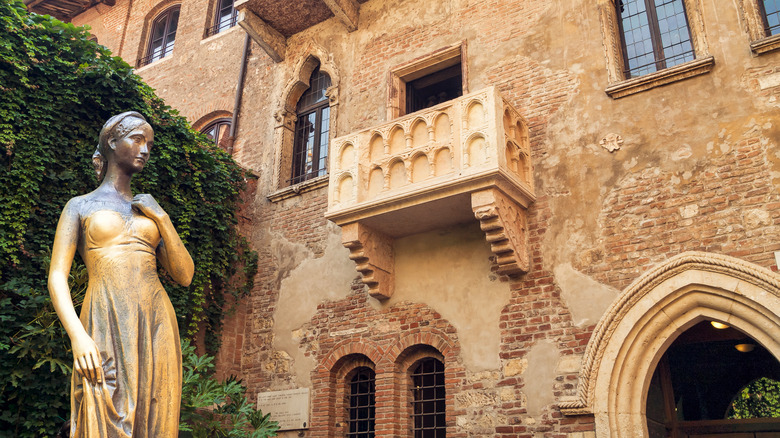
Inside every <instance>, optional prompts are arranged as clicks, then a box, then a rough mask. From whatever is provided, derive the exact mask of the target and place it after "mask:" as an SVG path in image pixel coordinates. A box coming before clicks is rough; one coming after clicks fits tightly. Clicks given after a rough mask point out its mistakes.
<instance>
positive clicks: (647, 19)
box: [616, 0, 695, 79]
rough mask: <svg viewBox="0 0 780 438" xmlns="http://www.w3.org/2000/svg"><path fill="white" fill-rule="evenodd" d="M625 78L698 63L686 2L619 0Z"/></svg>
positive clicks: (671, 0)
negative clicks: (689, 63)
mask: <svg viewBox="0 0 780 438" xmlns="http://www.w3.org/2000/svg"><path fill="white" fill-rule="evenodd" d="M616 5H617V12H618V17H619V20H618V21H619V26H620V33H621V43H622V46H623V60H624V62H625V66H626V69H625V70H624V74H625V75H626V78H627V79H628V78H632V77H637V76H642V75H645V74H648V73H652V72H655V71H658V70H662V69H665V68H668V67H672V66H675V65H678V64H682V63H683V62H687V61H692V60H693V59H695V54H694V50H693V44H692V41H691V34H690V30H689V28H688V21H687V18H686V13H685V5H684V3H683V0H619V1H618V2H617V3H616Z"/></svg>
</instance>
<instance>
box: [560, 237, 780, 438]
mask: <svg viewBox="0 0 780 438" xmlns="http://www.w3.org/2000/svg"><path fill="white" fill-rule="evenodd" d="M777 312H780V275H778V274H777V273H774V272H772V271H770V270H768V269H765V268H762V267H760V266H756V265H753V264H751V263H748V262H745V261H743V260H739V259H736V258H733V257H728V256H723V255H718V254H710V253H701V252H688V253H683V254H680V255H678V256H675V257H672V258H670V259H669V260H667V261H666V262H665V263H663V264H661V265H659V266H657V267H655V268H653V269H651V270H650V271H648V272H647V273H645V274H644V275H642V276H641V277H639V278H638V279H637V280H636V281H634V282H633V283H632V284H631V285H630V286H629V287H628V288H627V289H626V290H625V291H624V292H623V293H622V294H621V295H620V296H619V297H618V298H617V299H616V300H615V302H614V303H613V304H612V306H611V307H610V308H609V309H608V310H607V312H606V313H605V314H604V316H603V317H602V318H601V320H600V321H599V324H598V325H597V326H596V329H595V331H594V332H593V335H592V337H591V339H590V341H589V343H588V347H587V349H586V352H585V356H584V358H583V365H582V369H581V372H580V376H579V387H578V395H577V399H576V400H572V401H566V402H563V403H560V407H561V409H562V410H563V411H564V412H565V413H567V414H593V415H594V416H595V420H596V436H597V437H599V438H602V437H608V438H615V437H619V438H622V437H632V438H633V437H637V436H648V429H647V421H646V416H645V412H646V405H647V394H648V389H649V387H650V382H651V379H652V377H653V373H654V371H655V370H656V368H657V366H658V364H659V362H660V360H661V358H662V356H663V354H664V352H665V351H666V350H667V349H668V348H669V346H670V345H671V344H672V343H673V342H674V341H675V339H677V338H678V337H679V336H680V335H681V334H682V333H683V332H685V331H687V330H688V329H690V328H691V327H693V326H695V325H697V324H698V323H700V322H703V321H719V322H722V323H725V324H727V325H729V326H731V327H733V328H735V329H737V330H739V331H740V332H742V333H744V334H746V335H747V336H749V337H750V338H752V339H754V340H755V341H756V342H757V343H759V344H760V345H761V346H762V347H763V348H765V349H766V350H767V351H768V352H769V353H770V354H771V355H772V356H774V357H775V359H777V358H780V315H778V313H777Z"/></svg>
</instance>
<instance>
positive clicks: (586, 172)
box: [74, 0, 780, 438]
mask: <svg viewBox="0 0 780 438" xmlns="http://www.w3.org/2000/svg"><path fill="white" fill-rule="evenodd" d="M129 1H130V0H118V1H117V4H116V6H114V7H113V8H106V7H105V6H98V7H97V8H93V9H92V10H90V11H87V12H86V13H84V14H82V15H80V16H79V17H77V18H76V19H75V20H74V22H75V23H77V24H90V25H91V26H92V27H93V32H94V33H95V35H97V36H98V38H99V40H100V42H101V43H104V44H106V45H107V46H109V47H110V48H112V49H113V50H115V52H116V53H120V54H121V55H122V56H123V57H124V58H125V59H126V60H128V62H130V63H133V62H135V60H136V59H137V58H138V57H140V56H141V54H142V52H143V43H142V40H143V38H144V37H143V35H145V32H148V31H147V30H145V26H148V24H145V23H147V22H148V19H149V18H150V17H151V16H152V15H153V14H155V13H156V12H158V11H162V10H163V9H164V7H165V6H167V3H166V4H163V3H158V2H156V1H152V0H132V4H131V5H130V7H129V9H128V5H129V4H130V3H129ZM597 3H599V4H602V3H606V0H604V1H600V2H592V1H585V0H576V1H563V0H555V1H549V0H528V1H523V2H517V1H513V0H490V1H487V0H485V1H478V0H445V1H438V2H431V1H427V0H369V1H368V2H366V3H363V4H362V5H361V6H360V23H359V26H358V29H357V30H356V31H355V32H351V33H348V32H347V31H346V29H345V28H344V26H343V25H342V24H341V23H340V22H339V21H338V20H336V19H335V18H332V19H330V20H327V21H325V22H323V23H320V24H318V25H315V26H313V27H311V28H309V29H307V30H305V31H303V32H300V33H298V34H295V35H293V36H291V37H290V38H288V40H287V51H286V53H285V59H284V61H282V62H281V63H274V62H273V61H271V59H270V58H269V57H268V56H267V55H266V54H265V53H264V52H263V51H262V49H261V48H260V47H259V46H258V45H257V44H255V43H252V45H251V50H250V55H249V59H248V61H247V76H246V80H245V83H244V93H243V99H242V105H241V108H240V111H239V126H238V133H237V138H236V145H235V151H234V156H235V157H236V159H237V160H238V161H239V162H240V163H241V164H242V165H244V166H246V167H247V168H249V169H251V170H252V171H254V172H255V173H256V174H257V175H259V179H258V181H257V188H256V191H254V192H252V194H251V196H252V197H253V198H252V199H251V200H250V202H249V204H248V206H247V207H246V209H245V211H244V212H243V214H244V215H245V221H244V222H243V223H242V227H243V228H244V230H245V231H246V233H247V236H248V237H249V239H250V241H251V243H252V245H253V247H254V248H255V249H256V250H257V251H258V253H259V256H260V273H259V274H258V278H257V279H256V286H255V290H254V291H253V293H252V295H251V296H250V297H248V298H246V299H244V300H243V301H242V302H241V303H239V306H238V310H237V311H236V313H235V314H234V315H233V316H231V317H230V318H229V319H228V321H226V323H225V327H224V330H223V348H222V350H221V352H220V354H219V369H220V372H221V373H222V374H223V375H229V374H237V375H239V377H241V378H242V379H243V380H244V382H245V383H246V384H248V385H249V388H250V393H251V394H255V393H256V392H258V391H265V390H277V389H290V388H295V387H302V386H309V387H311V388H312V398H313V412H312V428H311V429H310V430H309V431H307V432H306V435H310V436H336V435H338V434H340V433H341V432H342V429H340V427H342V426H340V425H339V424H340V422H339V421H338V418H341V417H340V416H341V415H342V414H341V413H340V412H336V411H334V410H333V407H332V406H333V404H332V403H331V402H333V401H334V400H336V399H337V398H338V395H339V394H340V393H338V387H340V384H339V383H338V382H336V380H334V379H336V377H339V376H341V377H343V375H342V374H338V372H339V371H338V370H339V369H340V368H339V367H341V366H346V365H345V363H346V362H344V361H347V359H344V361H342V362H339V361H340V360H342V359H343V358H355V357H366V358H368V359H370V360H371V362H372V363H373V366H374V367H375V370H376V372H377V377H378V388H380V391H383V392H382V394H381V395H378V399H377V400H378V402H377V403H378V407H377V414H378V415H379V417H378V419H384V420H382V421H383V422H382V423H381V425H380V421H379V420H378V423H377V424H378V431H381V432H382V435H383V436H389V435H400V434H403V433H405V432H404V424H405V423H404V421H406V420H405V416H404V415H403V414H400V413H399V412H400V411H402V409H405V408H404V407H402V406H401V402H402V393H403V391H402V390H400V389H399V388H400V386H399V385H400V384H399V383H398V382H397V381H395V380H394V379H400V378H401V377H398V371H397V367H398V365H397V364H398V363H400V362H399V361H401V362H403V360H404V359H403V355H402V353H403V352H404V349H405V348H407V347H411V346H414V345H416V344H417V343H421V344H428V345H431V346H433V347H434V348H436V349H437V350H438V352H439V353H440V354H441V355H442V356H443V357H444V362H445V365H446V367H447V381H446V382H447V394H448V416H447V418H448V426H449V427H448V435H451V436H506V437H509V436H513V437H515V436H518V437H519V436H527V437H531V436H534V437H536V436H545V437H563V436H569V437H572V438H575V437H576V438H579V437H590V436H593V435H592V432H593V431H594V428H595V426H594V423H593V417H592V416H587V415H586V416H579V417H564V416H563V415H562V414H561V412H560V410H559V409H558V407H557V404H558V403H559V402H560V400H561V399H562V397H567V396H573V395H574V394H575V393H576V388H577V383H578V372H579V370H580V361H581V357H582V355H583V352H584V351H585V348H586V346H587V344H588V341H589V339H590V336H591V333H592V332H593V330H594V327H595V325H596V323H597V322H598V321H599V319H600V318H601V316H602V315H603V314H604V312H605V310H606V309H607V307H608V306H609V305H610V303H611V302H612V301H613V300H614V299H615V298H616V297H617V296H618V294H619V293H620V291H621V290H624V289H625V288H626V287H627V286H628V285H629V284H630V283H631V282H632V281H633V280H635V279H636V278H637V277H638V276H639V275H641V274H642V273H643V272H645V271H647V270H648V269H649V268H651V267H652V266H654V265H656V264H658V263H660V262H662V261H664V260H666V259H668V258H669V257H671V256H673V255H675V254H679V253H680V252H683V251H688V250H698V251H708V252H714V253H719V254H725V255H730V256H733V257H737V258H741V259H743V260H746V261H750V262H752V263H755V264H756V265H758V266H762V267H765V268H774V269H777V268H776V266H774V264H775V261H774V260H775V259H774V254H773V253H774V252H775V251H780V194H779V193H778V184H779V183H780V153H779V152H778V150H780V149H779V148H778V138H780V126H778V118H777V114H778V107H780V103H779V102H778V100H777V99H778V96H779V95H780V79H779V78H780V52H770V53H766V54H763V55H760V56H757V55H754V54H752V53H751V51H750V47H749V44H750V38H749V36H748V34H747V33H746V31H745V24H744V17H743V16H742V15H740V12H739V10H738V9H737V8H736V7H735V6H734V5H732V4H731V3H728V4H727V3H724V2H720V1H718V0H701V1H697V2H696V3H697V4H698V5H699V8H700V9H699V11H700V14H701V19H702V22H703V28H704V31H705V36H706V40H707V42H708V47H709V53H710V54H711V55H712V56H713V57H714V67H713V68H712V71H710V72H709V73H707V74H704V75H700V76H696V77H692V78H688V79H686V80H683V81H679V82H675V83H672V84H669V85H666V86H663V87H658V88H653V89H650V90H646V91H643V92H640V93H637V94H633V95H630V96H627V97H624V98H620V99H613V98H610V97H609V96H608V95H607V94H606V93H605V89H606V88H607V86H608V85H609V83H608V82H609V79H608V71H607V65H606V62H607V61H606V56H607V51H606V49H605V47H607V46H608V45H609V44H612V43H611V40H610V39H609V38H606V37H605V32H609V31H610V28H609V26H607V25H605V24H604V23H603V22H602V20H601V17H600V15H599V14H600V10H599V6H597V5H596V4H597ZM210 9H213V5H211V4H210V3H209V2H207V1H205V0H188V1H185V2H184V3H183V4H182V15H181V19H180V25H179V31H178V33H177V38H176V47H175V50H174V52H173V55H172V56H170V57H169V58H166V59H163V60H161V61H158V62H156V63H153V64H151V65H149V66H147V67H144V68H141V69H139V70H138V73H139V74H140V75H141V76H143V77H144V79H145V80H147V81H148V82H149V83H150V84H151V85H152V86H153V87H155V88H156V89H157V91H158V93H160V95H161V96H163V97H164V98H165V99H166V101H167V102H168V103H169V104H170V105H172V106H173V107H175V108H178V109H179V110H180V111H181V112H182V114H184V115H186V116H187V117H188V118H189V119H190V120H191V121H192V122H196V121H198V120H201V119H203V118H204V117H206V116H208V114H212V113H214V112H215V111H228V112H231V113H232V111H233V98H234V94H235V90H236V82H237V77H238V70H239V68H240V64H241V61H242V60H241V50H242V47H243V41H244V33H243V31H242V30H240V29H239V28H236V29H234V30H231V31H229V32H226V33H224V34H218V35H217V36H215V37H211V38H209V39H203V31H204V29H205V26H206V25H207V23H208V20H209V18H208V17H209V14H210V12H209V11H210ZM128 10H129V15H128ZM123 17H124V18H123ZM127 17H129V24H128V25H127V27H126V28H125V25H124V24H123V23H125V21H122V20H123V19H126V18H127ZM458 43H462V44H464V46H465V51H464V53H465V57H464V59H463V68H464V72H465V77H466V81H467V84H466V85H467V88H468V90H469V91H476V90H479V89H481V88H483V87H485V86H489V85H496V86H498V87H499V89H500V92H501V94H502V96H503V97H504V98H505V99H507V100H508V101H510V103H511V104H512V105H513V106H514V107H515V108H517V109H518V110H519V111H520V112H521V114H522V115H523V116H524V117H525V118H526V119H527V120H528V122H529V127H530V142H531V148H532V155H533V156H532V160H533V162H534V165H535V170H534V177H535V187H536V195H537V200H536V202H535V203H534V204H533V205H532V206H531V208H530V210H529V230H528V232H529V236H530V252H531V259H532V267H531V270H530V272H529V273H528V274H526V275H524V276H522V277H519V278H511V279H510V278H506V277H501V276H498V275H496V274H495V273H494V272H493V270H492V269H491V266H492V259H491V257H492V254H491V252H490V247H489V245H488V244H487V243H486V242H484V240H483V235H482V234H481V232H480V231H479V229H478V227H477V222H476V221H474V223H472V224H464V225H463V226H458V227H453V228H451V229H445V230H439V231H435V232H429V233H424V234H420V235H414V236H410V237H406V238H404V239H400V240H399V241H397V242H396V245H395V251H396V253H395V256H396V266H397V268H396V269H397V271H396V275H397V276H398V278H397V282H398V285H397V295H396V296H395V297H394V298H392V299H391V300H389V301H387V302H379V301H377V300H375V299H373V298H369V297H368V296H367V294H366V291H365V288H364V286H363V284H362V283H361V282H360V280H359V276H358V275H357V273H356V272H355V271H354V263H353V262H352V261H350V260H349V258H348V255H349V251H347V250H346V249H344V248H343V247H341V245H340V231H339V229H338V227H336V226H335V225H333V224H329V223H328V221H327V220H326V219H325V218H324V213H325V211H326V204H327V188H316V189H314V190H311V191H305V192H302V193H300V194H293V196H292V197H289V198H287V199H284V200H281V201H278V202H271V201H269V200H268V198H267V196H269V195H271V194H272V192H273V191H275V190H276V188H277V185H276V182H275V181H274V174H275V166H277V159H276V156H277V151H275V150H274V149H275V148H276V147H278V145H279V144H280V142H279V139H278V138H277V137H276V136H277V130H275V129H274V128H275V127H276V126H277V124H278V123H279V122H278V121H277V120H276V119H275V117H274V113H275V112H276V111H278V110H280V109H282V105H283V102H284V99H285V97H286V96H285V90H286V89H287V87H288V84H289V83H290V82H291V81H293V80H294V78H296V75H297V72H296V69H298V68H299V67H300V64H301V62H302V60H303V59H304V58H305V57H306V56H308V55H312V54H314V55H315V56H322V55H321V54H322V53H324V54H327V57H328V59H327V60H325V59H322V60H321V61H323V62H325V61H327V62H328V63H330V64H332V65H333V66H335V68H336V69H337V70H338V75H339V88H338V96H336V98H337V100H338V102H339V105H338V109H337V111H338V114H337V122H336V126H335V130H336V131H335V132H332V133H331V135H332V138H335V137H337V136H341V135H345V134H348V133H350V132H355V131H357V130H360V129H363V128H367V127H370V126H372V125H375V124H378V123H383V122H385V121H387V117H388V116H387V114H388V113H387V111H388V110H387V107H388V102H387V101H388V87H389V83H388V77H389V72H390V71H391V70H393V69H394V68H395V67H397V66H399V65H402V64H405V63H408V62H410V61H413V60H415V59H418V58H420V57H423V56H425V55H427V54H429V53H432V52H434V51H436V50H438V49H441V48H442V47H447V46H451V45H453V44H458ZM120 48H121V49H120ZM317 54H319V55H317ZM615 147H617V148H615ZM610 149H612V150H610ZM476 310H478V311H476ZM415 337H416V338H415ZM415 339H416V340H415ZM434 341H435V342H434ZM434 344H435V345H434ZM399 358H400V359H399ZM350 360H352V359H350ZM361 360H363V359H361ZM394 373H395V374H394ZM334 376H336V377H334ZM341 395H343V394H341ZM334 417H335V418H334ZM394 418H395V419H396V420H392V419H394ZM388 419H391V420H388ZM388 421H389V422H388Z"/></svg>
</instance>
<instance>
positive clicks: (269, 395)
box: [257, 388, 309, 430]
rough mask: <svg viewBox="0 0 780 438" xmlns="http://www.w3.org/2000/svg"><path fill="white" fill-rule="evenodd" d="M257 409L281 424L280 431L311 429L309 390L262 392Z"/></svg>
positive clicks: (258, 398)
mask: <svg viewBox="0 0 780 438" xmlns="http://www.w3.org/2000/svg"><path fill="white" fill-rule="evenodd" d="M257 408H258V409H260V410H261V411H263V413H264V414H271V420H273V421H278V422H279V430H298V429H308V428H309V388H301V389H289V390H286V391H270V392H260V393H258V394H257Z"/></svg>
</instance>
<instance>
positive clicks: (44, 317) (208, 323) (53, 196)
mask: <svg viewBox="0 0 780 438" xmlns="http://www.w3.org/2000/svg"><path fill="white" fill-rule="evenodd" d="M88 36H89V34H88V33H87V32H86V30H85V29H83V28H78V27H75V26H73V25H71V24H67V23H63V22H61V21H58V20H56V19H53V18H51V17H48V16H38V15H34V14H30V13H28V12H27V10H26V9H25V7H24V4H23V3H22V2H21V1H18V0H13V1H10V2H9V1H3V2H0V406H2V409H0V436H6V435H8V436H23V437H27V436H29V437H32V436H54V435H55V434H56V431H57V429H58V428H59V427H60V426H61V425H62V423H63V421H64V420H65V419H67V418H68V411H69V395H68V394H69V381H70V366H71V365H72V356H71V353H70V351H69V342H68V339H67V335H66V334H65V332H64V330H63V329H62V326H61V324H60V323H59V321H58V320H57V318H56V314H54V312H53V309H52V307H51V304H50V300H49V294H48V291H47V286H46V281H47V271H48V266H47V265H48V261H49V252H50V248H51V244H52V241H53V238H54V231H55V227H56V224H57V220H58V218H59V214H60V211H61V209H62V207H63V206H64V204H65V203H66V202H67V200H68V199H70V198H71V197H73V196H77V195H80V194H84V193H87V192H89V191H92V190H94V189H95V188H96V187H97V184H98V182H97V179H96V177H95V173H94V171H93V170H92V168H91V160H90V159H91V156H92V153H93V152H94V150H95V146H96V144H97V138H98V133H99V131H100V128H101V127H102V125H103V123H104V122H105V120H107V119H108V118H109V117H110V116H112V115H114V114H117V113H120V112H123V111H128V110H136V111H139V112H141V113H143V114H144V116H146V118H147V120H149V122H150V123H151V125H152V127H153V128H154V131H155V146H154V149H153V150H152V153H151V159H150V161H149V163H148V164H147V166H146V168H145V170H144V171H143V172H142V173H141V174H139V175H137V176H136V177H135V178H134V180H133V184H134V187H133V189H134V191H135V193H151V194H152V195H154V197H155V198H156V199H157V201H158V202H159V203H160V205H162V207H163V208H164V209H165V210H166V211H167V212H168V213H169V215H170V216H171V218H172V219H173V221H174V225H175V226H176V229H177V230H178V231H179V233H180V234H181V236H182V239H183V240H184V242H185V245H186V246H187V248H188V249H189V251H190V253H191V254H192V256H193V259H194V261H195V266H196V272H195V278H194V280H193V282H192V285H191V286H190V287H187V288H182V287H177V286H174V283H173V282H172V281H167V280H166V279H165V273H164V272H162V271H161V273H160V274H161V276H162V277H163V283H164V285H165V287H166V290H167V291H168V293H169V295H170V297H171V301H172V302H173V305H174V307H175V308H176V311H177V315H178V317H179V326H180V329H181V330H182V334H183V335H185V336H186V335H193V334H194V333H195V331H196V329H197V328H198V327H204V326H205V327H206V330H207V333H208V334H209V335H210V336H207V346H208V347H209V348H210V349H211V350H212V351H213V350H214V349H216V347H217V342H216V339H217V338H216V337H215V336H214V335H213V334H214V333H215V332H217V331H218V330H219V325H220V321H221V319H222V312H223V311H222V304H223V302H224V301H223V297H224V296H225V294H235V295H238V294H241V293H244V292H246V291H248V290H249V288H250V287H251V279H252V278H253V276H254V272H255V270H256V256H255V253H254V252H253V251H251V250H249V248H248V246H247V244H246V242H245V241H244V240H243V238H242V237H241V236H240V235H239V234H238V233H237V231H236V223H237V220H236V216H235V212H236V209H237V207H238V203H239V201H240V198H239V195H240V191H241V189H242V187H243V185H244V182H245V178H246V177H247V175H246V174H245V173H244V172H243V171H242V169H241V168H240V167H239V166H238V165H236V164H235V162H234V161H233V160H232V159H231V158H230V157H229V156H228V155H227V154H225V153H224V152H222V151H221V150H219V149H217V148H215V147H214V146H213V145H211V144H210V143H209V142H208V141H206V139H205V138H204V137H203V136H202V135H201V134H198V133H197V132H195V131H193V130H192V129H190V126H189V124H188V123H187V121H186V120H185V119H184V118H183V117H181V116H179V115H178V113H177V112H176V111H175V110H172V109H171V108H169V107H167V106H166V105H165V103H164V102H163V101H162V100H161V99H160V98H158V97H157V96H156V95H155V92H154V90H152V89H151V88H150V87H149V86H147V85H146V84H144V83H143V82H142V80H141V79H140V78H139V77H138V76H136V75H135V74H134V73H133V71H132V68H131V67H130V66H129V65H127V64H126V63H125V62H124V61H122V60H121V59H120V58H118V57H113V56H112V55H111V53H110V52H109V51H108V49H106V48H105V47H102V46H100V45H97V44H96V43H93V42H91V41H89V40H88V39H87V38H88ZM237 267H238V268H237ZM85 281H86V272H85V269H84V267H83V264H81V261H80V259H79V258H78V256H77V259H76V263H74V267H73V272H72V278H71V286H72V288H73V293H74V295H76V300H78V294H79V293H80V292H83V290H84V288H85V287H86V285H85Z"/></svg>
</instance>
